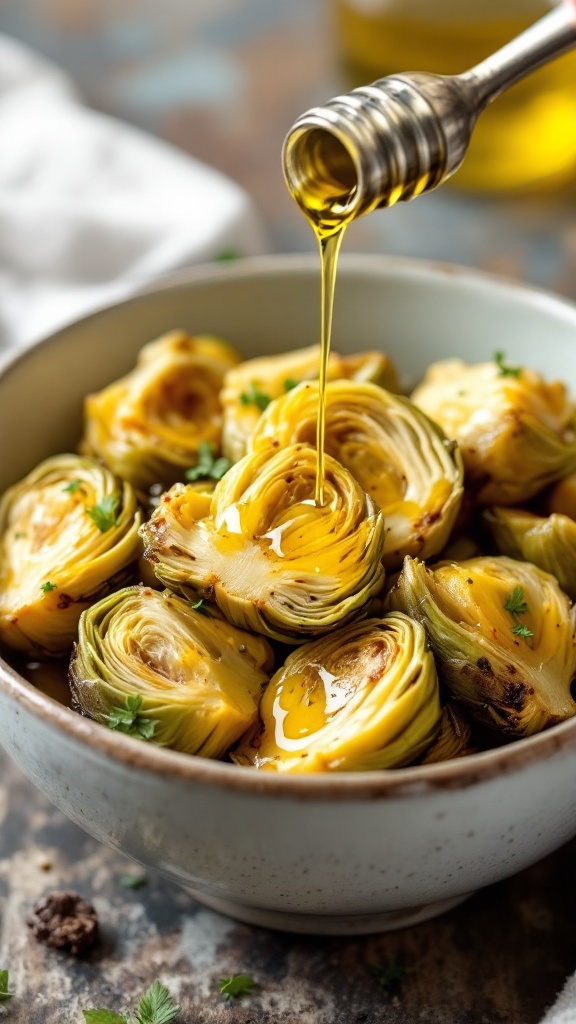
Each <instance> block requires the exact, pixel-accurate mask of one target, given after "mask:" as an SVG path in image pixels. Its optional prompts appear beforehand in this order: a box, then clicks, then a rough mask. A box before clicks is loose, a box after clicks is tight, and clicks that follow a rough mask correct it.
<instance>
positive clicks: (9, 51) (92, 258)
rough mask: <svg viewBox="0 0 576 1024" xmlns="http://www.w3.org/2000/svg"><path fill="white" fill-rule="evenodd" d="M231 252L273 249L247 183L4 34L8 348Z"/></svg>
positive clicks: (0, 214)
mask: <svg viewBox="0 0 576 1024" xmlns="http://www.w3.org/2000/svg"><path fill="white" fill-rule="evenodd" d="M226 250H233V251H238V252H239V253H241V254H242V255H253V254H256V253H261V252H264V251H266V242H265V235H264V231H263V228H262V225H261V223H260V219H259V216H258V213H257V211H256V209H255V207H254V205H253V204H252V202H251V200H250V199H249V198H248V196H247V195H246V193H245V192H244V191H243V190H242V189H241V188H240V187H239V186H238V185H236V184H235V183H233V182H232V181H230V180H229V179H228V178H226V177H224V175H222V174H220V173H219V172H217V171H215V170H213V169H211V168H208V167H206V166H205V165H204V164H201V163H199V162H198V161H196V160H194V159H192V158H191V157H189V156H187V155H185V154H184V153H183V152H180V151H178V150H176V149H174V148H172V147H170V146H169V145H167V144H166V143H164V142H161V141H159V140H158V139H155V138H153V137H151V136H148V135H145V134H144V133H143V132H141V131H138V130H137V129H135V128H132V127H130V126H129V125H126V124H123V123H121V122H119V121H116V120H114V119H113V118H111V117H107V116H105V115H103V114H99V113H97V112H95V111H93V110H89V109H88V108H86V107H84V106H83V105H82V104H81V102H80V98H79V96H78V95H77V93H76V90H75V89H74V86H73V85H72V83H71V82H70V81H69V80H68V78H67V77H66V75H64V74H63V73H62V72H61V71H60V70H59V69H58V68H56V67H55V66H53V65H52V64H50V63H49V62H48V61H46V60H44V59H42V58H41V57H39V56H38V55H37V54H35V53H33V52H32V51H30V50H28V49H27V48H26V47H24V46H22V45H21V44H19V43H16V42H15V41H14V40H12V39H8V38H6V37H5V36H4V37H3V36H0V348H2V347H5V346H7V345H25V344H27V343H28V342H30V341H32V340H33V339H34V338H36V337H38V336H41V335H44V334H47V333H48V332H50V331H52V330H53V329H55V328H57V327H60V326H62V325H63V324H64V323H66V322H69V321H70V320H73V319H74V318H75V317H77V316H80V315H82V314H84V313H86V312H89V311H90V310H93V309H95V308H96V307H98V306H102V305H105V304H106V303H108V302H111V301H114V300H116V299H120V298H122V297H123V296H125V295H127V294H129V293H130V292H133V291H134V290H136V289H137V288H138V287H140V286H142V285H144V284H145V283H147V282H148V281H150V280H152V279H153V278H155V277H158V276H159V275H162V274H164V273H167V272H168V271H170V270H172V269H176V268H180V267H183V266H187V265H188V264H190V263H194V262H199V261H204V260H210V259H213V258H214V257H215V256H217V255H218V254H219V253H220V252H222V251H226Z"/></svg>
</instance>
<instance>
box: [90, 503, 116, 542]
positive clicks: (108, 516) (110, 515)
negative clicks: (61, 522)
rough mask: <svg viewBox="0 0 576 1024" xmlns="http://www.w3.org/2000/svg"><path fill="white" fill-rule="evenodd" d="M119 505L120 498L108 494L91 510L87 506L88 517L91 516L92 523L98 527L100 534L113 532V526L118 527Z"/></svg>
mask: <svg viewBox="0 0 576 1024" xmlns="http://www.w3.org/2000/svg"><path fill="white" fill-rule="evenodd" d="M119 504H120V500H119V498H116V497H115V496H114V495H113V494H108V495H106V497H105V498H102V500H101V501H99V502H98V504H97V505H92V507H91V508H88V506H86V513H87V515H89V516H90V519H91V520H92V522H93V523H94V524H95V526H97V527H98V529H99V530H100V533H106V532H107V530H111V529H112V527H113V526H116V522H117V520H116V512H117V510H118V505H119Z"/></svg>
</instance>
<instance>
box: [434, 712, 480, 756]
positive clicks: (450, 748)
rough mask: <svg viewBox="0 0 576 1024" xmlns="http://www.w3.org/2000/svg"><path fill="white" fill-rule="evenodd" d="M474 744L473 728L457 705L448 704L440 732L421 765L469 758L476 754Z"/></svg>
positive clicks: (441, 720) (443, 714)
mask: <svg viewBox="0 0 576 1024" xmlns="http://www.w3.org/2000/svg"><path fill="white" fill-rule="evenodd" d="M476 749H477V748H476V747H474V745H473V743H472V726H471V724H470V721H469V719H468V718H467V717H466V715H465V714H464V712H463V710H462V708H459V707H458V705H457V704H452V703H448V704H445V706H444V707H443V708H442V716H441V718H440V732H439V733H438V735H437V737H436V739H435V740H434V742H433V743H432V745H431V746H430V747H428V750H427V751H426V753H425V754H424V757H422V758H421V759H420V764H438V763H439V762H440V761H453V760H454V759H455V758H457V757H467V756H468V754H474V753H476Z"/></svg>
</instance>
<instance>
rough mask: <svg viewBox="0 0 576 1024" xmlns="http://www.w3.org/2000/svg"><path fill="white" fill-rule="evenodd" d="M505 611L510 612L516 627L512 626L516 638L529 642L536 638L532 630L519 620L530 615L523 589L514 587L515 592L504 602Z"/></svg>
mask: <svg viewBox="0 0 576 1024" xmlns="http://www.w3.org/2000/svg"><path fill="white" fill-rule="evenodd" d="M504 609H505V611H507V612H509V614H510V615H511V616H512V618H513V620H514V625H513V626H512V632H513V634H514V636H521V637H522V639H523V640H529V639H530V637H531V636H534V633H533V632H532V630H531V629H528V626H525V625H524V624H523V623H522V622H520V620H519V618H518V616H519V615H527V614H528V605H527V604H526V601H525V600H524V589H523V587H520V586H516V587H514V590H513V591H512V593H511V594H509V595H508V597H507V598H506V600H505V602H504Z"/></svg>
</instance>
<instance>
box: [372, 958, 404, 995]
mask: <svg viewBox="0 0 576 1024" xmlns="http://www.w3.org/2000/svg"><path fill="white" fill-rule="evenodd" d="M370 969H371V971H372V974H373V975H374V976H375V978H376V980H377V982H378V984H379V985H380V986H381V987H382V988H386V989H390V988H392V987H393V986H394V985H399V984H400V982H401V981H402V978H403V977H404V975H405V973H406V969H405V968H404V967H402V964H399V963H398V961H397V960H389V961H388V963H386V964H371V966H370Z"/></svg>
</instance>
